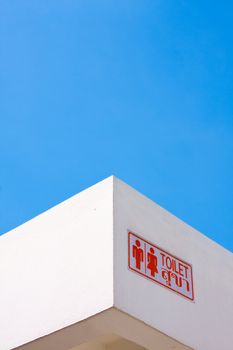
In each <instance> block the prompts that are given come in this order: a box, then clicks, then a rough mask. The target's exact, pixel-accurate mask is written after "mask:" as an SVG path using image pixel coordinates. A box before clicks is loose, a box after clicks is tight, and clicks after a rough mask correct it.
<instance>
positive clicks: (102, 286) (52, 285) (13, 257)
mask: <svg viewBox="0 0 233 350" xmlns="http://www.w3.org/2000/svg"><path fill="white" fill-rule="evenodd" d="M112 181H113V180H112V177H111V178H108V179H106V180H104V181H102V182H100V183H98V184H97V185H95V186H92V187H91V188H89V189H87V190H85V191H83V192H81V193H80V194H78V195H76V196H74V197H72V198H70V199H68V200H67V201H65V202H63V203H61V204H59V205H58V206H56V207H54V208H52V209H50V210H48V211H47V212H45V213H43V214H41V215H39V216H38V217H36V218H34V219H33V220H31V221H29V222H27V223H26V224H24V225H21V226H19V227H18V228H16V229H14V230H12V231H10V232H8V233H7V234H5V235H3V236H1V237H0V349H1V350H7V349H11V348H13V347H15V346H19V345H20V344H24V343H26V342H29V341H31V340H34V339H36V338H38V337H41V336H43V335H45V334H49V333H51V332H53V331H56V330H58V329H61V328H63V327H65V326H68V325H70V324H72V323H75V322H78V321H80V320H83V319H86V318H87V317H89V316H92V315H94V314H96V313H98V312H100V311H102V310H105V309H107V308H109V307H111V306H112V305H113V210H112V201H113V186H112Z"/></svg>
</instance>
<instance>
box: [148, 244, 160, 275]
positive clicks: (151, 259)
mask: <svg viewBox="0 0 233 350" xmlns="http://www.w3.org/2000/svg"><path fill="white" fill-rule="evenodd" d="M154 254H155V250H154V248H152V247H151V248H150V251H149V253H147V260H148V264H147V268H148V269H149V270H150V274H151V276H152V277H155V274H156V273H158V267H157V265H158V259H157V256H156V255H154Z"/></svg>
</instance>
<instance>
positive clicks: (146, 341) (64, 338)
mask: <svg viewBox="0 0 233 350" xmlns="http://www.w3.org/2000/svg"><path fill="white" fill-rule="evenodd" d="M127 230H131V231H133V232H134V233H136V234H138V235H140V236H142V237H143V238H144V239H146V240H148V241H151V242H152V243H154V244H156V245H158V246H160V247H161V248H163V249H165V250H166V251H169V252H170V253H172V254H174V255H176V256H177V257H179V258H180V259H183V260H185V261H186V262H188V263H190V264H191V265H192V267H193V276H194V293H195V301H194V302H192V301H190V300H187V299H185V298H183V297H182V296H180V295H177V294H176V293H174V292H172V291H170V290H168V289H166V288H164V287H162V286H160V285H157V284H156V283H154V282H152V281H150V280H147V279H145V278H143V277H141V276H139V275H138V274H136V273H135V272H133V271H130V270H129V269H128V237H127V233H128V232H127ZM113 306H114V307H115V308H113ZM107 309H108V310H107ZM109 309H110V310H109ZM116 309H118V310H120V311H118V310H116ZM103 310H107V311H104V312H102V311H103ZM100 312H101V314H98V313H100ZM96 314H98V315H96ZM127 314H128V315H129V316H128V315H127ZM94 315H96V317H97V318H96V317H95V316H94ZM90 316H92V317H90ZM131 316H132V317H131ZM89 317H90V318H89ZM93 318H94V321H93ZM140 321H142V322H140ZM83 322H84V323H85V325H83ZM147 325H148V326H147ZM232 325H233V254H231V253H230V252H228V251H227V250H225V249H224V248H222V247H221V246H219V245H217V244H216V243H214V242H213V241H211V240H209V239H208V238H206V237H205V236H203V235H202V234H200V233H199V232H197V231H196V230H194V229H193V228H191V227H190V226H188V225H186V224H185V223H183V222H182V221H180V220H179V219H177V218H176V217H174V216H173V215H171V214H170V213H168V212H167V211H165V210H164V209H162V208H160V207H159V206H158V205H156V204H155V203H154V202H152V201H151V200H149V199H148V198H146V197H144V196H143V195H141V194H140V193H138V192H137V191H135V190H133V189H132V188H131V187H129V186H127V185H126V184H124V183H123V182H121V181H120V180H118V179H116V178H112V177H110V178H108V179H106V180H104V181H102V182H100V183H98V184H97V185H95V186H92V187H91V188H89V189H87V190H85V191H83V192H81V193H80V194H78V195H76V196H74V197H72V198H70V199H69V200H67V201H65V202H63V203H61V204H59V205H58V206H56V207H54V208H52V209H50V210H48V211H47V212H45V213H43V214H41V215H40V216H38V217H36V218H35V219H33V220H31V221H29V222H27V223H26V224H24V225H21V226H20V227H18V228H16V229H15V230H12V231H10V232H9V233H7V234H5V235H3V236H1V237H0V350H9V349H12V348H14V347H16V346H19V345H21V344H25V343H28V342H29V341H32V340H35V339H37V338H39V337H43V336H45V335H48V334H49V335H48V336H47V337H44V338H41V339H40V340H37V341H34V342H32V343H31V344H27V345H23V346H22V350H24V349H25V350H26V349H28V350H44V349H46V350H47V349H49V350H52V348H53V347H51V346H50V345H47V344H57V347H56V348H57V349H60V350H70V349H71V347H75V346H76V345H80V344H82V342H84V341H89V340H90V339H93V338H95V337H97V336H99V335H104V334H117V335H119V336H121V337H123V338H126V339H128V340H130V341H133V342H135V343H137V344H138V345H140V346H143V347H145V348H147V349H150V350H161V349H177V350H178V349H180V350H181V349H187V346H189V347H191V348H193V349H197V350H219V349H221V350H229V349H230V348H231V347H232V344H233V332H232V329H233V326H232ZM67 326H69V327H67ZM64 327H67V328H64ZM58 330H60V331H59V332H56V333H53V334H51V333H52V332H55V331H58ZM105 332H106V333H105ZM161 332H162V333H161ZM163 333H164V334H163ZM170 337H172V338H173V339H171V338H170ZM174 339H175V340H177V341H178V342H180V343H178V342H177V341H175V340H174ZM181 343H182V344H181Z"/></svg>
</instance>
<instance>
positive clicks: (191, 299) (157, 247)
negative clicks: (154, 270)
mask: <svg viewBox="0 0 233 350" xmlns="http://www.w3.org/2000/svg"><path fill="white" fill-rule="evenodd" d="M127 232H128V268H129V270H131V271H134V272H136V273H138V274H139V275H141V276H143V277H145V278H146V279H149V280H151V281H153V282H155V283H157V284H159V285H160V286H163V287H165V288H167V289H169V290H171V291H173V292H174V293H176V294H179V295H181V296H182V297H184V298H186V299H188V300H190V301H192V302H194V284H193V269H192V265H191V264H189V263H187V262H186V261H184V260H182V259H180V258H178V257H177V256H176V255H174V254H171V253H169V252H168V251H166V250H164V249H163V248H160V247H159V246H158V245H155V244H154V243H151V242H150V241H148V240H146V239H145V238H143V237H141V236H139V235H138V234H136V233H134V232H132V231H131V230H127ZM130 235H133V236H134V237H137V238H139V239H141V240H142V241H144V242H145V243H148V244H150V245H152V246H153V247H154V248H156V249H159V250H161V251H162V252H164V253H166V254H169V255H170V256H172V257H173V258H175V259H177V260H179V261H181V262H183V263H184V264H185V265H188V266H189V267H190V269H191V282H192V298H190V297H188V296H187V295H184V294H182V293H180V292H178V291H176V290H174V289H173V288H171V287H169V286H167V285H165V284H163V283H161V282H159V281H156V280H155V279H153V278H151V277H149V276H147V275H145V274H143V273H142V272H140V271H138V270H136V269H134V268H133V267H131V266H130Z"/></svg>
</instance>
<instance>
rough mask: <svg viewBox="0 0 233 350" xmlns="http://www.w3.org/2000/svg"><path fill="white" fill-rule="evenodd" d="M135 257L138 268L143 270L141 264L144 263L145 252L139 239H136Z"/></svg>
mask: <svg viewBox="0 0 233 350" xmlns="http://www.w3.org/2000/svg"><path fill="white" fill-rule="evenodd" d="M133 257H134V258H135V260H136V268H137V269H138V270H141V263H142V262H143V261H144V252H143V250H142V248H141V242H140V241H139V239H136V241H135V244H134V245H133Z"/></svg>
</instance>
